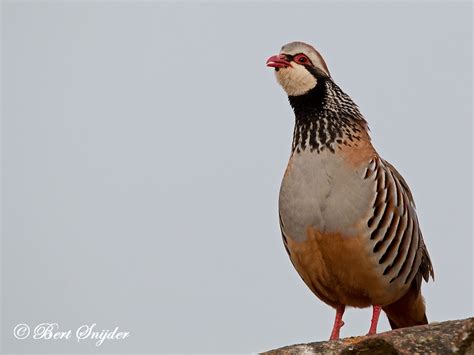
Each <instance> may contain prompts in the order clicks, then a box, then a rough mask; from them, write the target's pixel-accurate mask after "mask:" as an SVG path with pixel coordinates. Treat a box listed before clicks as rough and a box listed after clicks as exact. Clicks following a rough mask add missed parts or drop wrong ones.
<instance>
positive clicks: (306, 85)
mask: <svg viewBox="0 0 474 355" xmlns="http://www.w3.org/2000/svg"><path fill="white" fill-rule="evenodd" d="M290 65H291V67H288V68H280V69H279V70H278V71H276V72H275V75H276V78H277V81H278V83H279V84H280V85H281V86H282V87H283V89H284V90H285V91H286V93H287V94H288V95H289V96H299V95H303V94H306V93H307V92H308V91H309V90H311V89H312V88H314V87H315V86H316V83H317V81H316V78H315V77H314V76H313V75H311V73H310V72H309V71H308V70H306V68H305V67H304V66H302V65H299V64H296V63H294V62H291V64H290Z"/></svg>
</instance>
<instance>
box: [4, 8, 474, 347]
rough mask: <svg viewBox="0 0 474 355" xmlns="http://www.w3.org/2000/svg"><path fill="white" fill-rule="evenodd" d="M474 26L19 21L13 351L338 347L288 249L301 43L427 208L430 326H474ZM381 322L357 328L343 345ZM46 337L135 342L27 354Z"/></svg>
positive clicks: (358, 13) (364, 321) (10, 238)
mask: <svg viewBox="0 0 474 355" xmlns="http://www.w3.org/2000/svg"><path fill="white" fill-rule="evenodd" d="M471 6H472V5H471V4H470V3H469V2H464V3H461V2H457V3H454V4H447V3H439V2H436V3H428V2H419V3H418V4H411V3H401V4H393V3H383V4H380V3H375V2H363V3H361V2H359V3H349V2H347V3H345V2H337V3H329V2H319V3H312V4H310V3H290V2H288V3H285V2H273V3H261V2H259V3H251V2H246V3H238V2H232V3H228V4H217V3H212V2H206V3H200V4H191V3H186V2H181V3H177V4H172V3H170V2H163V3H160V2H131V1H130V2H93V1H88V2H66V1H64V2H61V1H50V2H39V1H38V2H32V1H30V2H27V1H3V2H2V46H3V51H2V102H3V105H2V125H3V127H2V128H3V131H2V133H3V135H2V153H3V155H2V246H3V248H2V249H3V250H2V289H3V293H2V296H3V297H2V317H1V318H2V336H1V338H2V339H3V351H4V352H17V353H22V352H48V353H50V352H61V353H67V352H108V353H114V352H191V351H192V352H250V351H254V352H255V351H263V350H268V349H271V348H275V347H278V346H283V345H288V344H293V343H301V342H309V341H317V340H326V339H328V337H329V333H330V329H331V326H332V321H333V317H334V311H333V310H332V309H331V308H330V307H328V306H326V305H325V304H323V303H322V302H320V301H319V300H317V299H316V298H315V297H314V296H313V295H312V294H311V292H310V291H309V290H308V289H307V287H306V286H305V285H304V284H303V282H302V281H301V279H300V278H299V276H298V275H297V273H296V272H295V271H294V270H293V267H292V265H291V263H290V261H289V260H288V257H287V255H286V252H285V250H284V247H283V245H282V242H281V236H280V232H279V227H278V217H277V197H278V189H279V185H280V180H281V177H282V174H283V171H284V168H285V166H286V162H287V159H288V156H289V151H290V142H291V135H292V128H293V115H292V112H291V109H290V107H289V105H288V103H287V99H286V97H285V95H284V93H283V90H282V89H281V88H280V87H279V86H278V85H277V83H276V80H275V78H274V75H273V72H272V70H271V69H268V68H266V67H265V60H266V59H267V57H269V56H270V55H273V54H275V53H277V52H278V51H279V49H280V47H281V45H282V44H284V43H287V42H290V41H293V40H303V41H306V42H308V43H311V44H313V45H314V46H316V48H318V49H319V50H320V52H321V53H322V55H323V56H324V58H325V59H326V62H327V64H328V66H329V69H330V71H331V74H332V76H333V78H334V80H335V81H336V82H337V83H338V84H339V85H340V86H341V87H342V89H343V90H344V91H346V92H347V93H348V94H349V95H350V96H351V97H352V98H353V99H354V100H355V101H356V102H357V103H358V104H359V106H360V108H361V111H362V112H363V113H364V115H365V117H366V119H367V120H368V122H369V125H370V127H371V132H372V138H373V141H374V144H375V146H376V148H377V149H378V150H379V152H380V153H381V155H382V156H383V157H384V158H385V159H387V160H389V161H390V162H392V163H393V164H394V165H395V166H396V167H397V168H398V170H399V171H400V172H401V173H402V174H403V175H404V177H405V178H406V180H407V181H408V183H409V185H410V186H411V189H412V191H413V194H414V197H415V200H416V203H417V207H418V215H419V219H420V223H421V227H422V231H423V235H424V238H425V241H426V244H427V246H428V249H429V252H430V254H431V256H432V259H433V264H434V268H435V273H436V281H435V282H434V283H433V282H430V283H429V284H424V285H423V292H424V295H425V297H426V304H427V314H428V318H429V319H430V321H442V320H447V319H455V318H464V317H468V316H471V315H472V310H473V308H472V306H473V305H472V297H473V294H472V283H473V281H472V280H473V271H472V230H471V215H472V203H471V196H472V171H471V167H472V130H471V129H472V128H471V127H472V126H471V117H472V111H471V110H472V106H471V98H472V43H471V41H472V34H471V23H472V11H471ZM370 315H371V313H370V310H369V309H366V310H354V309H350V310H348V311H347V313H346V316H345V322H346V325H345V326H344V328H343V329H342V335H343V336H349V335H361V334H365V333H366V332H367V330H368V328H369V323H370ZM43 322H56V323H58V324H59V326H60V330H62V331H66V330H69V329H72V330H73V331H75V330H76V329H77V328H78V327H79V326H81V325H83V324H92V323H97V327H98V328H100V329H113V328H115V327H116V326H119V327H120V329H121V330H124V331H129V332H130V337H129V338H127V339H125V340H123V341H118V340H111V341H107V342H105V343H104V344H103V345H102V346H100V347H96V346H95V345H94V343H93V342H92V341H82V342H77V340H75V339H72V340H64V339H63V340H57V341H47V340H43V341H40V340H32V339H27V340H17V339H15V338H14V336H13V329H14V327H15V326H16V325H17V324H19V323H26V324H28V325H30V326H31V327H33V326H35V325H37V324H39V323H43ZM388 328H389V327H388V324H387V321H386V320H385V317H383V320H382V322H381V325H380V330H387V329H388Z"/></svg>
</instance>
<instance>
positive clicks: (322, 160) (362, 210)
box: [266, 42, 434, 339]
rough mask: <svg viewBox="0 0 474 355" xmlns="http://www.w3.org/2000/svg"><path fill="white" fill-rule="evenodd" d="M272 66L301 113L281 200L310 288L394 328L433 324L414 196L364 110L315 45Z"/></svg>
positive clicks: (299, 47)
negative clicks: (382, 151)
mask: <svg viewBox="0 0 474 355" xmlns="http://www.w3.org/2000/svg"><path fill="white" fill-rule="evenodd" d="M266 65H267V66H268V67H272V68H274V69H275V74H276V79H277V81H278V83H279V84H280V85H281V86H282V87H283V89H284V90H285V92H286V93H287V95H288V99H289V102H290V105H291V107H292V108H293V111H294V114H295V126H294V131H293V143H292V147H291V156H290V159H289V162H288V166H287V168H286V171H285V174H284V177H283V181H282V184H281V189H280V196H279V217H280V228H281V233H282V237H283V243H284V246H285V249H286V251H287V252H288V255H289V257H290V260H291V262H292V264H293V266H294V267H295V269H296V271H297V272H298V273H299V275H300V276H301V278H302V279H303V281H304V283H305V284H306V285H307V286H308V287H309V288H310V289H311V291H312V292H313V293H314V294H315V295H316V296H317V297H318V298H319V299H321V300H322V301H323V302H325V303H326V304H328V305H329V306H331V307H333V308H335V310H336V317H335V321H334V326H333V329H332V332H331V337H330V339H338V338H339V332H340V328H341V327H342V325H343V324H344V323H343V321H342V316H343V313H344V310H345V307H346V306H350V307H358V308H365V307H370V306H371V307H373V315H372V321H371V325H370V329H369V333H368V334H369V335H371V334H375V333H376V332H377V323H378V318H379V315H380V311H381V310H383V311H384V312H385V313H386V314H387V317H388V320H389V322H390V325H391V327H392V328H393V329H396V328H401V327H408V326H413V325H421V324H426V323H427V322H428V321H427V318H426V314H425V305H424V300H423V297H422V295H421V282H422V279H424V280H425V281H428V280H429V277H430V276H431V277H432V278H433V279H434V272H433V267H432V265H431V260H430V257H429V254H428V251H427V249H426V246H425V243H424V241H423V237H422V234H421V230H420V227H419V223H418V218H417V215H416V211H415V203H414V201H413V196H412V194H411V192H410V189H409V188H408V185H407V183H406V181H405V180H404V179H403V177H402V176H401V175H400V173H399V172H398V171H397V170H396V169H395V168H394V167H393V165H391V164H390V163H389V162H387V161H386V160H384V159H382V158H381V157H380V155H379V154H378V153H377V151H376V150H375V148H374V147H373V145H372V143H371V139H370V136H369V128H368V126H367V122H366V120H365V119H364V117H363V115H362V114H361V112H360V111H359V108H358V106H357V105H356V104H355V103H354V102H353V101H352V100H351V98H350V97H349V96H348V95H347V94H345V93H344V92H343V91H342V90H341V89H340V88H339V86H338V85H337V84H336V83H335V82H334V81H333V79H332V78H331V75H330V74H329V70H328V67H327V65H326V63H325V61H324V59H323V57H322V56H321V55H320V54H319V52H318V51H317V50H316V49H314V48H313V47H312V46H310V45H308V44H306V43H302V42H292V43H289V44H286V45H284V46H283V47H282V49H281V51H280V53H279V54H278V55H274V56H272V57H270V58H269V59H268V60H267V62H266Z"/></svg>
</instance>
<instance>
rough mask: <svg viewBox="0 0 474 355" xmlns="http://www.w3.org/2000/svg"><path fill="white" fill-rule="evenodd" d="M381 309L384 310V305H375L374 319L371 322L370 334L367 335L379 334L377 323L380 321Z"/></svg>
mask: <svg viewBox="0 0 474 355" xmlns="http://www.w3.org/2000/svg"><path fill="white" fill-rule="evenodd" d="M381 310H382V307H380V306H373V311H372V321H371V322H370V329H369V334H367V335H374V334H377V323H378V322H379V316H380V311H381Z"/></svg>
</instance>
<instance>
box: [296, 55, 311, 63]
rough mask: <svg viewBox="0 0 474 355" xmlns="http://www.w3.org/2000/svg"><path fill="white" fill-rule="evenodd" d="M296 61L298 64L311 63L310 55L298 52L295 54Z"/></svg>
mask: <svg viewBox="0 0 474 355" xmlns="http://www.w3.org/2000/svg"><path fill="white" fill-rule="evenodd" d="M294 61H295V62H296V63H298V64H308V63H309V59H308V57H307V56H305V55H304V54H298V55H297V56H295V58H294Z"/></svg>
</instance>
